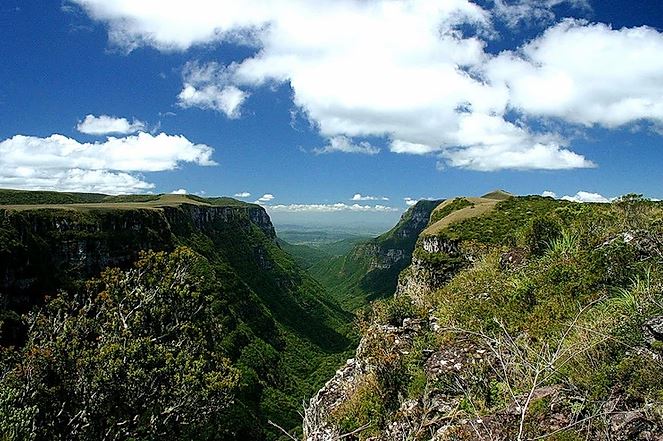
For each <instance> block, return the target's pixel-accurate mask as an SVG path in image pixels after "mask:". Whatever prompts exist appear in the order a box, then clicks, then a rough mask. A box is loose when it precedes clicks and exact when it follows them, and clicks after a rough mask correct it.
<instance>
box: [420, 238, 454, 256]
mask: <svg viewBox="0 0 663 441" xmlns="http://www.w3.org/2000/svg"><path fill="white" fill-rule="evenodd" d="M421 248H422V249H423V250H424V251H425V252H427V253H428V254H437V253H446V254H449V255H458V254H459V253H460V241H458V240H452V239H448V238H446V237H443V236H423V237H422V238H421Z"/></svg>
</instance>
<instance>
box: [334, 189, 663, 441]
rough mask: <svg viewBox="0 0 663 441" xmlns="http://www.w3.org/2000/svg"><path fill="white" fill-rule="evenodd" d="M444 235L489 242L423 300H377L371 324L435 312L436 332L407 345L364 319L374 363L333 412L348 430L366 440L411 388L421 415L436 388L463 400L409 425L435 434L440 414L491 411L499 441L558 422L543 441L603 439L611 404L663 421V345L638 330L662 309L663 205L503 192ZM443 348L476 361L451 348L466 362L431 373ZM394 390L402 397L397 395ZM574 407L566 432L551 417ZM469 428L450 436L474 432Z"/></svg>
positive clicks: (453, 416) (544, 431)
mask: <svg viewBox="0 0 663 441" xmlns="http://www.w3.org/2000/svg"><path fill="white" fill-rule="evenodd" d="M461 209H462V208H461ZM439 235H441V236H442V237H447V238H453V239H455V240H459V241H461V242H462V243H466V242H470V243H472V242H480V243H483V244H485V245H486V246H487V247H486V248H485V252H483V253H482V254H481V255H480V256H479V257H476V256H475V261H474V263H473V264H471V265H469V266H468V267H467V268H466V269H464V270H462V271H460V272H459V273H458V274H457V275H456V276H455V277H454V278H453V279H452V280H451V281H450V282H449V283H447V284H446V285H444V286H443V287H442V288H441V289H439V290H437V291H434V292H433V293H431V294H428V295H426V296H425V297H423V298H418V302H419V303H418V304H417V305H413V304H409V305H408V304H407V302H408V301H410V300H411V299H408V298H407V297H399V298H397V299H394V300H390V301H388V302H386V303H385V304H377V305H375V306H374V310H375V311H376V312H375V313H374V318H373V323H389V324H392V325H394V324H400V323H402V322H403V318H405V317H410V318H414V319H417V318H420V319H423V320H427V319H428V316H429V315H430V316H431V317H434V320H435V321H436V323H438V324H439V327H440V328H439V329H438V330H437V331H433V330H430V329H429V330H427V329H426V328H424V330H423V331H422V332H420V333H419V334H417V336H416V337H415V338H414V340H412V341H410V342H409V345H408V346H407V349H406V350H403V352H400V351H397V350H394V346H393V343H391V344H390V343H388V342H385V341H386V340H388V338H387V337H386V336H385V334H380V333H378V332H376V330H375V327H374V326H372V327H365V329H364V342H363V345H364V348H365V354H364V355H363V360H364V361H369V362H370V363H371V365H372V366H373V369H371V371H370V372H371V374H370V375H367V376H366V378H364V379H363V380H362V381H361V382H359V383H358V385H357V387H356V392H355V394H353V396H352V398H351V399H349V400H348V401H347V404H344V405H343V406H341V407H338V408H337V410H336V413H335V414H334V415H333V421H336V422H338V423H339V424H340V425H341V427H342V429H343V430H344V431H346V432H349V431H353V430H355V429H357V428H359V427H362V425H363V426H366V427H367V429H365V432H364V431H362V432H361V435H360V436H359V438H360V439H366V438H367V437H369V436H372V435H376V434H380V433H382V434H384V431H385V429H386V425H387V424H389V423H390V422H391V421H394V419H396V420H397V419H398V418H402V417H400V416H399V415H401V414H400V413H399V412H402V410H401V411H399V410H398V409H399V408H401V404H402V403H403V399H404V397H409V398H415V399H417V400H419V402H420V403H424V404H422V406H423V409H424V410H422V412H424V411H425V409H426V406H427V405H432V404H430V403H431V402H430V401H427V400H429V399H430V396H433V395H435V394H438V396H439V395H440V394H442V395H444V396H445V397H446V398H445V399H446V400H447V401H446V402H448V403H454V402H456V401H455V400H458V401H457V402H458V407H457V408H453V407H452V408H451V409H450V410H449V413H448V414H447V415H438V414H433V413H431V414H430V415H428V414H425V413H423V414H420V415H419V416H418V417H417V418H420V419H417V420H415V422H414V423H412V424H413V425H412V426H411V427H418V426H417V424H421V425H422V427H427V424H430V425H431V426H430V430H431V431H433V432H434V430H435V427H438V426H436V425H435V424H441V423H436V422H435V421H444V422H445V423H446V422H450V421H451V422H453V421H461V420H465V421H467V420H468V419H469V420H473V419H474V420H477V421H478V420H482V419H484V421H492V420H491V416H495V415H497V416H498V420H497V421H499V426H487V427H492V428H493V429H490V430H496V431H498V432H499V434H500V435H499V439H514V440H515V439H538V438H537V437H545V436H546V435H550V434H551V432H553V431H554V430H555V431H556V432H555V433H554V434H553V435H552V436H551V437H550V438H548V439H560V440H561V439H564V440H566V439H569V440H571V439H603V438H600V436H602V435H600V434H602V433H603V431H604V424H606V423H605V421H606V420H605V419H603V416H605V415H604V412H606V409H608V410H610V406H614V405H615V404H614V403H618V405H619V406H621V407H620V408H621V409H624V408H626V409H627V410H633V411H642V412H645V413H646V414H647V415H651V418H653V419H654V420H656V418H660V415H662V414H663V369H662V366H661V363H660V359H661V356H663V352H661V346H662V345H661V342H659V341H653V340H652V338H651V337H647V336H646V334H645V331H644V329H645V326H644V325H645V323H646V322H647V321H648V320H651V319H652V318H653V317H661V316H663V241H661V237H663V207H661V205H660V204H656V203H652V202H649V201H646V200H643V199H642V198H640V197H638V196H637V195H628V196H626V197H624V198H622V199H621V200H619V201H616V202H615V203H612V204H600V205H599V204H573V203H567V202H563V201H555V200H552V199H549V198H540V197H520V198H509V199H505V200H504V201H502V202H500V203H498V204H497V206H496V207H495V209H494V210H492V211H491V212H489V213H486V214H484V215H482V216H480V217H476V218H467V219H465V220H462V221H460V222H458V223H454V224H451V225H449V226H448V227H447V228H446V229H445V230H443V231H440V232H439ZM514 250H518V251H519V252H523V253H525V254H526V255H525V258H524V260H523V261H522V262H520V261H519V262H517V263H515V264H509V263H508V262H507V261H505V260H504V256H505V255H508V254H509V253H511V252H513V251H514ZM416 252H418V253H422V254H424V253H426V252H425V251H423V250H417V251H416ZM447 257H448V256H447ZM657 338H658V337H657ZM422 348H424V349H425V352H426V353H427V354H428V355H424V351H422V350H421V349H422ZM435 351H442V352H441V353H444V354H468V355H469V356H470V358H469V360H471V362H469V364H468V361H467V358H464V357H466V356H465V355H463V356H458V355H454V356H453V357H459V358H451V359H454V360H457V361H458V363H460V365H459V366H462V368H460V370H458V371H456V370H454V369H451V370H450V371H443V372H447V373H440V374H435V375H433V374H426V373H425V370H426V366H425V363H426V360H427V359H428V356H429V355H430V354H431V353H433V352H435ZM449 356H450V355H449ZM477 360H479V362H477ZM454 362H455V361H454ZM452 363H453V362H452ZM440 366H445V365H444V364H442V365H440ZM431 394H432V395H431ZM394 396H396V397H402V398H400V399H399V400H398V401H397V402H396V403H393V404H389V403H390V401H389V399H388V397H394ZM373 397H380V399H379V400H375V399H374V398H373ZM426 403H428V404H426ZM505 409H517V412H515V414H513V415H514V416H513V417H512V418H511V419H509V418H507V417H503V416H501V415H505V414H504V413H503V412H505V411H506V412H507V414H506V415H508V412H513V410H505ZM433 415H437V416H435V417H434V416H433ZM560 415H562V417H560ZM597 415H602V416H601V417H597ZM656 415H659V416H658V417H657V416H656ZM567 417H568V418H569V419H568V420H567V422H566V423H563V425H562V426H561V428H562V429H563V430H558V429H559V427H560V426H554V425H552V426H551V424H550V421H552V420H553V419H554V418H562V420H561V421H564V418H567ZM426 418H430V419H426ZM486 418H487V419H486ZM499 418H502V419H499ZM580 420H582V421H583V424H577V425H576V424H573V422H574V421H580ZM459 424H460V423H459ZM486 424H489V423H486ZM564 425H567V426H568V427H564ZM461 426H462V424H461V425H459V426H458V427H457V428H456V429H452V430H451V432H448V433H451V434H455V435H456V436H458V437H459V438H458V439H465V436H473V435H472V433H473V432H472V431H471V430H470V431H469V432H467V434H466V435H463V433H465V432H463V430H465V429H462V428H461ZM496 427H497V428H496ZM427 430H428V429H427ZM454 430H456V431H454ZM468 430H469V429H468ZM486 430H488V429H486ZM498 432H496V433H498ZM423 433H430V432H422V434H423ZM415 438H416V437H415ZM415 438H413V439H415ZM421 439H427V438H425V437H422V438H421ZM454 439H455V438H454Z"/></svg>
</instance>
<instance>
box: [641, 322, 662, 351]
mask: <svg viewBox="0 0 663 441" xmlns="http://www.w3.org/2000/svg"><path fill="white" fill-rule="evenodd" d="M642 334H643V336H644V338H645V341H646V342H647V343H648V344H649V345H652V344H654V343H655V342H657V341H658V342H663V315H659V316H657V317H654V318H652V319H649V320H648V321H647V322H646V323H645V324H644V325H642Z"/></svg>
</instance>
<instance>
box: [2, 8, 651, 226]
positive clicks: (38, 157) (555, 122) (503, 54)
mask: <svg viewBox="0 0 663 441" xmlns="http://www.w3.org/2000/svg"><path fill="white" fill-rule="evenodd" d="M0 41H2V43H1V44H0V188H16V189H39V190H60V191H85V192H101V193H108V194H124V193H171V192H179V193H185V192H186V193H191V194H199V195H203V196H219V195H226V196H231V197H236V198H238V199H241V200H245V201H247V202H256V203H260V204H262V205H264V206H265V207H266V208H267V209H268V211H269V212H270V214H271V215H272V217H273V218H275V219H277V220H278V221H280V222H295V223H296V222H299V221H302V220H307V221H313V220H315V221H320V222H322V221H323V220H326V221H330V220H331V221H332V222H333V221H334V220H336V222H341V223H342V222H349V221H352V222H355V221H357V222H359V221H367V222H370V221H375V222H392V221H393V219H397V218H398V216H400V215H401V214H402V212H403V210H405V209H406V208H407V207H408V206H410V205H412V204H414V203H415V202H416V201H417V200H420V199H427V198H435V199H438V198H448V197H452V196H456V195H480V194H482V193H486V192H489V191H491V190H493V189H498V188H499V189H505V190H507V191H509V192H511V193H514V194H545V195H548V196H552V197H558V198H567V199H572V200H578V201H606V200H610V199H611V198H614V197H617V196H619V195H622V194H626V193H632V192H635V193H641V194H644V195H645V196H648V197H651V198H663V186H662V184H663V174H662V172H661V170H662V169H661V164H662V163H663V162H662V160H663V55H662V54H663V2H661V1H660V0H639V1H637V2H633V1H626V0H624V1H622V0H601V1H593V0H512V1H507V0H482V1H480V0H475V1H470V0H245V1H242V2H237V1H235V0H187V1H164V0H142V1H140V2H137V1H135V0H63V1H58V0H46V1H44V0H3V1H2V3H0Z"/></svg>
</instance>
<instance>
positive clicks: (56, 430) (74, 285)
mask: <svg viewBox="0 0 663 441" xmlns="http://www.w3.org/2000/svg"><path fill="white" fill-rule="evenodd" d="M4 194H5V195H7V194H10V195H11V197H7V198H6V199H3V200H4V201H5V202H9V203H11V205H5V206H2V207H0V294H1V296H2V302H1V305H2V311H1V314H0V320H1V321H2V328H1V329H2V334H1V337H2V346H3V357H2V363H1V365H0V367H1V368H2V371H3V373H4V374H3V380H2V381H0V420H2V421H4V422H2V423H0V433H15V434H16V435H15V437H16V439H20V438H21V436H22V435H21V434H25V433H27V432H25V431H26V430H27V431H30V430H31V429H30V427H33V425H34V427H37V432H32V433H36V439H64V438H67V439H70V438H69V437H70V436H74V437H75V438H77V439H107V438H109V437H110V435H112V437H113V438H117V437H119V438H122V439H124V438H129V437H138V438H140V439H153V436H159V437H162V436H163V434H164V433H166V434H168V438H162V439H180V437H182V436H184V437H186V438H187V439H239V438H241V439H265V438H267V439H276V438H278V437H279V436H280V434H279V431H278V430H276V429H274V428H273V427H271V426H269V425H268V424H267V420H268V419H271V420H273V421H275V422H276V423H277V424H279V425H281V426H283V427H285V428H287V429H296V427H297V426H298V425H299V424H300V422H299V418H298V414H297V412H298V410H299V409H300V407H301V402H302V400H303V399H304V398H305V397H307V396H310V395H311V394H312V393H313V392H314V391H315V390H316V389H317V388H319V387H320V385H321V384H322V381H323V380H324V379H325V378H326V377H328V376H330V375H331V374H332V373H333V372H334V370H335V368H336V366H337V365H338V364H339V363H340V362H341V361H342V360H343V359H344V357H345V355H346V354H345V351H346V350H347V349H349V347H350V346H351V338H350V337H348V335H349V331H348V329H349V323H350V321H351V319H352V317H351V316H349V315H348V314H347V313H345V312H343V311H342V309H341V308H340V307H339V306H337V305H336V304H335V303H333V302H332V301H330V300H329V299H326V298H325V295H324V289H323V288H322V287H320V286H319V285H318V284H317V283H316V282H315V281H314V280H313V279H312V278H311V277H309V276H308V275H307V274H306V273H305V272H303V271H302V270H301V269H300V268H299V267H298V266H297V265H296V263H295V262H294V260H293V259H292V258H291V257H290V256H289V255H288V254H287V253H285V252H284V251H283V250H282V249H281V248H280V247H279V245H278V243H277V241H276V235H275V232H274V228H273V226H272V224H271V222H270V219H269V217H268V215H267V213H266V212H265V210H264V209H263V208H262V207H260V206H257V205H252V204H245V203H242V202H239V201H235V200H232V199H228V198H215V199H204V198H198V197H191V196H175V195H162V196H158V197H152V196H145V197H131V198H125V197H121V198H107V197H100V196H98V195H76V194H73V195H58V194H52V193H42V192H38V193H36V194H32V193H29V192H21V194H18V193H17V192H7V193H4ZM19 196H20V197H19ZM3 197H4V196H3ZM63 199H64V200H66V201H67V203H55V201H58V200H63ZM148 250H149V251H148ZM146 253H147V254H146ZM194 262H195V264H194ZM109 268H116V269H109ZM132 286H133V288H130V287H132ZM112 293H116V294H112ZM178 293H179V294H178ZM172 296H174V297H172ZM157 299H159V300H158V301H157ZM129 305H133V306H129ZM162 305H169V306H168V307H167V308H165V309H164V308H163V307H162ZM126 308H129V309H126ZM178 311H179V312H178ZM86 316H90V317H96V318H94V319H93V320H92V321H91V322H89V321H87V319H86V318H85V317H86ZM118 317H120V318H122V317H124V318H122V320H121V321H120V322H119V323H118V321H117V320H118ZM129 317H131V320H130V319H129ZM134 317H135V319H134ZM118 326H119V328H118ZM167 329H170V330H169V331H166V330H167ZM91 336H96V337H94V338H92V337H91ZM182 339H184V340H182ZM184 341H187V342H189V343H186V344H185V345H184V346H182V344H183V343H182V342H184ZM117 345H120V346H119V347H120V348H121V347H125V348H126V347H128V346H135V350H136V351H137V352H135V353H134V352H132V353H134V354H135V357H134V356H130V354H129V353H128V352H126V349H125V350H122V351H120V352H118V351H117V348H118V346H117ZM141 352H144V353H145V354H151V355H149V358H147V359H144V358H142V356H140V354H141ZM76 354H78V355H76ZM123 354H124V355H123ZM118 357H119V358H118ZM215 360H216V361H215ZM210 363H211V364H210ZM215 364H216V365H218V370H214V369H211V368H210V367H209V366H213V365H215ZM206 366H208V367H206ZM25 369H30V370H32V371H33V372H34V375H32V376H29V377H26V376H24V375H22V372H24V371H25ZM187 371H190V372H191V376H190V377H187V378H179V377H178V376H179V375H180V374H179V373H178V372H187ZM86 372H87V373H89V374H90V375H91V376H89V377H88V376H87V374H86ZM113 372H115V373H114V374H113ZM113 375H118V376H119V377H115V379H113V378H114V377H113ZM145 375H148V377H144V376H145ZM210 375H212V376H217V377H215V378H217V379H218V381H219V382H218V383H217V382H215V381H216V380H215V381H214V382H212V377H210ZM108 376H110V377H108ZM104 378H106V380H104ZM74 379H78V380H77V381H79V383H77V384H76V385H73V384H72V383H71V381H73V380H74ZM203 379H205V380H204V381H203ZM199 380H200V381H202V382H199ZM158 387H164V388H166V389H165V391H166V392H164V394H161V395H158V396H157V395H154V394H152V393H150V392H149V391H150V390H153V391H156V390H157V389H158ZM26 388H27V389H26ZM144 388H148V389H144ZM21 390H30V391H32V392H31V394H28V395H24V394H22V393H18V391H21ZM169 390H171V392H172V394H169V393H168V391H169ZM178 391H179V392H178ZM178 393H181V394H183V395H182V397H188V398H187V400H189V398H190V399H191V400H193V401H191V402H189V401H187V403H189V404H186V405H184V402H183V403H182V405H181V407H180V404H177V399H178V398H177V394H178ZM143 394H147V395H143ZM214 394H217V395H214ZM140 396H142V397H143V398H141V399H140V400H139V401H136V402H135V403H134V401H133V400H135V399H138V398H137V397H140ZM212 396H216V397H217V398H214V400H212ZM173 400H175V401H173ZM210 400H211V401H210ZM124 401H126V403H127V404H126V405H125V404H122V403H123V402H124ZM85 403H88V404H85ZM92 403H94V408H92V407H90V406H91V405H92ZM130 403H134V404H133V405H132V404H130ZM213 403H218V405H216V404H214V405H213ZM228 403H230V404H228ZM81 406H83V407H81ZM173 406H174V407H173ZM196 406H199V408H198V409H197V408H196ZM35 409H39V412H37V413H35ZM109 409H114V410H113V411H112V412H111V411H110V410H109ZM168 409H170V410H168ZM80 412H83V413H82V414H81V413H80ZM154 412H157V415H158V412H166V413H164V414H163V415H166V414H168V415H170V414H171V413H172V416H169V417H167V418H163V419H159V418H157V419H156V420H155V419H153V418H155V416H154V415H155V414H154ZM151 418H152V420H151ZM68 421H70V422H71V424H67V422H68ZM129 421H131V423H129ZM146 421H152V422H151V423H149V424H148V423H147V422H146ZM73 422H75V423H76V424H74V423H73ZM8 425H9V426H8ZM73 428H75V431H74V432H71V433H70V431H72V430H74V429H73ZM212 429H213V430H212ZM7 431H9V432H7ZM104 433H106V435H104ZM67 434H69V435H67ZM72 434H73V435H72ZM108 434H110V435H108ZM150 434H152V435H150ZM159 434H161V435H159ZM178 434H179V435H178ZM184 434H188V435H184Z"/></svg>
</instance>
